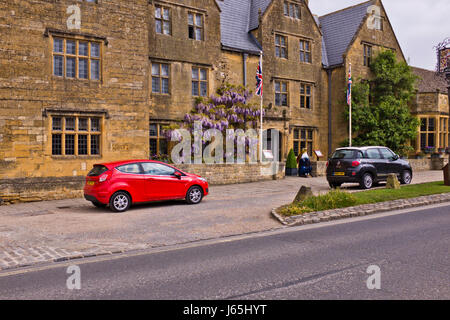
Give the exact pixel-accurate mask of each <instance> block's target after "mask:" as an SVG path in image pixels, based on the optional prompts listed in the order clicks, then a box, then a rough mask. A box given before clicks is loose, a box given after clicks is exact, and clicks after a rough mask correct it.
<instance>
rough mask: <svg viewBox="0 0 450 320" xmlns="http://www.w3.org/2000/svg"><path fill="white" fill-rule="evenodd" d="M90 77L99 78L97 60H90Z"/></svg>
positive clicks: (98, 62) (98, 63)
mask: <svg viewBox="0 0 450 320" xmlns="http://www.w3.org/2000/svg"><path fill="white" fill-rule="evenodd" d="M91 79H92V80H99V79H100V61H98V60H91Z"/></svg>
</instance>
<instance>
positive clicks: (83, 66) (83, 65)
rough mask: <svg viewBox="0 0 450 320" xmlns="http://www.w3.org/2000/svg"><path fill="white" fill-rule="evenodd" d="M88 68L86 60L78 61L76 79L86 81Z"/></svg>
mask: <svg viewBox="0 0 450 320" xmlns="http://www.w3.org/2000/svg"><path fill="white" fill-rule="evenodd" d="M88 68H89V67H88V60H87V59H80V60H78V78H80V79H87V78H88V77H89V74H88Z"/></svg>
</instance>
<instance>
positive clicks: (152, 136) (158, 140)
mask: <svg viewBox="0 0 450 320" xmlns="http://www.w3.org/2000/svg"><path fill="white" fill-rule="evenodd" d="M167 125H169V124H168V123H163V122H158V121H153V120H150V124H149V130H148V132H149V154H150V157H152V156H153V155H156V156H160V155H162V154H161V141H165V146H166V151H167V153H166V154H168V153H169V145H168V143H169V141H167V139H166V137H165V136H164V135H163V134H162V130H163V129H162V128H163V126H167ZM152 126H156V135H155V134H152V128H151V127H152ZM152 141H155V142H156V145H155V147H156V152H155V153H152Z"/></svg>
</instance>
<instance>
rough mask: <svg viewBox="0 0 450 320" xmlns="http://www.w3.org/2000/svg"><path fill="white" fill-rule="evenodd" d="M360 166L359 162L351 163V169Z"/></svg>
mask: <svg viewBox="0 0 450 320" xmlns="http://www.w3.org/2000/svg"><path fill="white" fill-rule="evenodd" d="M360 164H361V162H359V161H353V162H352V167H353V168H356V167H359V165H360Z"/></svg>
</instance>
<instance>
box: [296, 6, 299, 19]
mask: <svg viewBox="0 0 450 320" xmlns="http://www.w3.org/2000/svg"><path fill="white" fill-rule="evenodd" d="M295 18H296V19H300V10H299V8H298V5H295Z"/></svg>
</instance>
